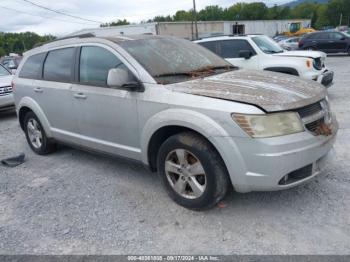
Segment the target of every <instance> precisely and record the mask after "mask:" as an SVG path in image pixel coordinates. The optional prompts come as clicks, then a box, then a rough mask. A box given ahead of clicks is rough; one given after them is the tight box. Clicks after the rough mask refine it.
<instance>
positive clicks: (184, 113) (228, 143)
mask: <svg viewBox="0 0 350 262" xmlns="http://www.w3.org/2000/svg"><path fill="white" fill-rule="evenodd" d="M166 126H182V127H186V128H189V129H192V130H194V131H196V132H198V133H199V134H201V135H203V136H204V137H206V138H207V139H208V141H210V143H211V144H212V145H213V146H214V147H215V148H216V150H217V151H218V153H219V154H220V156H221V157H222V159H223V161H224V163H225V165H226V167H227V171H228V173H229V175H230V179H231V183H232V184H233V186H234V187H235V186H236V185H238V184H241V186H240V187H242V185H244V184H246V182H245V181H240V180H239V179H238V177H237V176H236V175H235V172H241V173H242V172H243V173H244V172H246V166H245V162H244V159H243V158H242V155H241V153H240V151H239V148H238V146H237V145H236V143H235V142H234V141H233V140H232V139H231V135H230V134H228V133H227V131H226V130H225V129H223V128H222V127H221V126H220V125H219V124H218V123H217V122H216V121H214V120H213V119H212V118H210V117H208V116H206V115H204V114H201V113H199V112H195V111H192V110H188V109H168V110H165V111H162V112H160V113H157V114H156V115H154V116H153V117H151V118H150V119H149V120H148V121H147V123H146V124H145V126H144V128H143V130H142V134H141V152H142V162H143V163H144V164H145V165H148V163H149V159H148V146H149V143H150V140H151V138H152V136H153V134H154V133H155V132H156V131H157V130H159V129H160V128H162V127H166ZM229 148H230V150H228V149H229ZM232 150H233V151H234V154H232ZM243 180H244V179H243ZM246 191H249V190H246Z"/></svg>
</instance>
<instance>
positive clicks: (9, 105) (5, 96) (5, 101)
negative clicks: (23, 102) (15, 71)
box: [0, 65, 15, 111]
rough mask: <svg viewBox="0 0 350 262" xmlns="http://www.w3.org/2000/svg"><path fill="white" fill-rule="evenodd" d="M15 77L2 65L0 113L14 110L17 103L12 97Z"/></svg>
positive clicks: (0, 75)
mask: <svg viewBox="0 0 350 262" xmlns="http://www.w3.org/2000/svg"><path fill="white" fill-rule="evenodd" d="M12 78H13V75H12V74H11V73H10V72H9V71H8V70H7V69H6V68H5V67H3V66H2V65H0V111H5V110H10V109H14V107H15V101H14V99H13V95H12V85H11V82H12Z"/></svg>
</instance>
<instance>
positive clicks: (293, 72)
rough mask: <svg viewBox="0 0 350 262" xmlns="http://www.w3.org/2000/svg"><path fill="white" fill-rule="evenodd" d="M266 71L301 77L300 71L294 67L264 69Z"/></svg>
mask: <svg viewBox="0 0 350 262" xmlns="http://www.w3.org/2000/svg"><path fill="white" fill-rule="evenodd" d="M264 70H265V71H272V72H277V73H285V74H289V75H294V76H299V73H298V71H297V70H296V69H295V68H292V67H267V68H265V69H264Z"/></svg>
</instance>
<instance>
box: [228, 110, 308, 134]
mask: <svg viewBox="0 0 350 262" xmlns="http://www.w3.org/2000/svg"><path fill="white" fill-rule="evenodd" d="M232 118H233V120H234V121H235V122H236V123H237V124H238V125H239V126H240V127H241V128H242V129H243V130H244V131H245V132H246V133H247V134H248V135H250V136H251V137H254V138H262V137H275V136H283V135H289V134H294V133H299V132H303V131H304V126H303V125H302V123H301V120H300V118H299V116H298V114H297V113H294V112H286V113H275V114H266V115H243V114H232Z"/></svg>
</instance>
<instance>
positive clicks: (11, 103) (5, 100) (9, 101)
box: [0, 94, 15, 111]
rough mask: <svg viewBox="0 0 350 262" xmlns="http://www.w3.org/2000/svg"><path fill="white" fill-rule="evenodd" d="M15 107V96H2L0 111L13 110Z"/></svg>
mask: <svg viewBox="0 0 350 262" xmlns="http://www.w3.org/2000/svg"><path fill="white" fill-rule="evenodd" d="M14 107H15V100H14V98H13V94H7V95H0V111H5V110H9V109H13V108H14Z"/></svg>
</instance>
